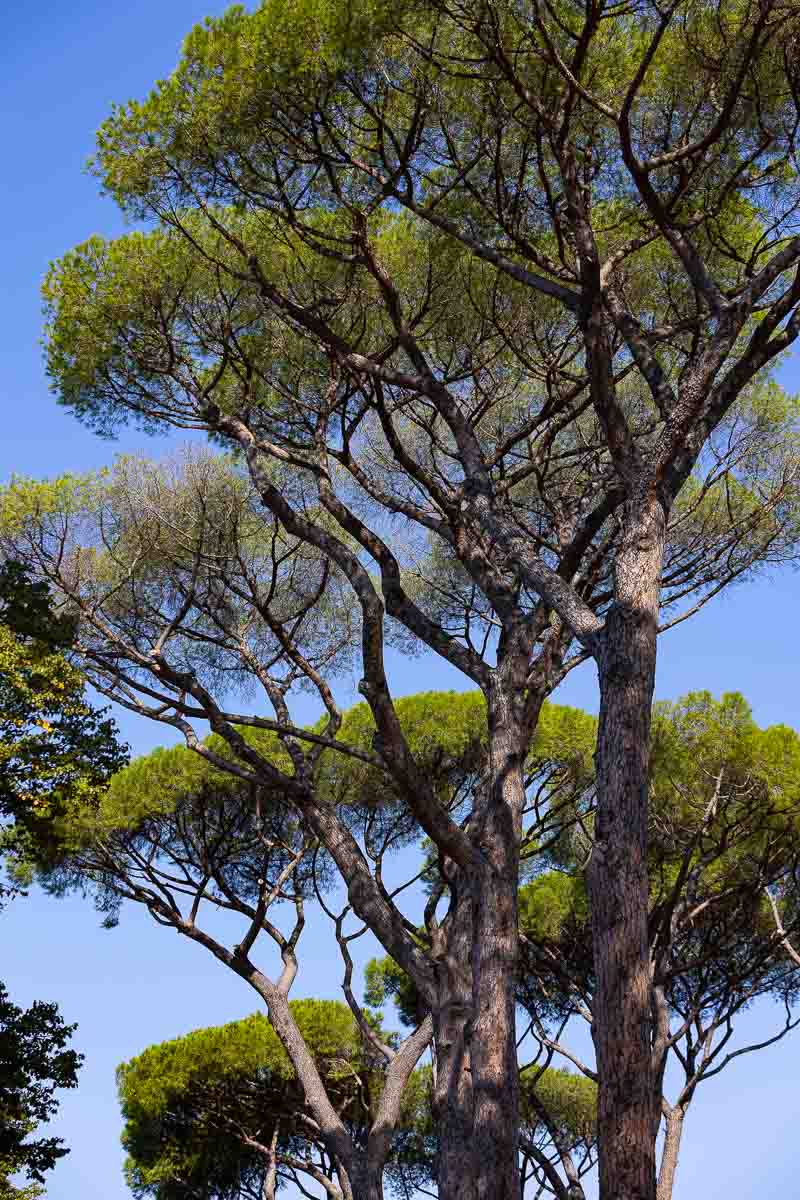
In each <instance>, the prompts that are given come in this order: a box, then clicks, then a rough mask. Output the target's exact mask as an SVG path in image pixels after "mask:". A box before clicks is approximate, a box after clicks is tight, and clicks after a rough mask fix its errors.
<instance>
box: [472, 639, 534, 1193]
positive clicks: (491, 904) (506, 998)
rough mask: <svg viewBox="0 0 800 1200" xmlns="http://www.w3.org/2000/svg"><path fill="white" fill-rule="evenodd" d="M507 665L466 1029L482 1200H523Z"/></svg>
mask: <svg viewBox="0 0 800 1200" xmlns="http://www.w3.org/2000/svg"><path fill="white" fill-rule="evenodd" d="M515 665H516V667H519V663H518V662H517V663H516V664H515V663H513V662H509V663H508V664H507V666H508V670H507V671H505V670H504V669H503V668H501V667H498V672H497V686H496V687H495V688H492V689H490V690H489V695H488V697H487V700H488V704H487V711H488V720H489V778H488V786H487V788H486V793H485V796H484V799H483V801H482V803H481V804H480V805H479V809H478V814H477V820H476V822H475V829H474V831H473V830H471V831H470V832H471V834H472V835H473V837H474V838H475V839H476V849H477V851H478V857H479V865H478V866H477V867H476V868H475V880H474V884H473V910H472V988H473V1010H474V1021H473V1025H472V1028H471V1030H469V1029H468V1030H467V1040H468V1045H469V1051H470V1064H471V1068H472V1087H473V1098H474V1113H475V1116H474V1136H473V1146H474V1154H475V1164H476V1166H475V1185H476V1186H475V1194H476V1197H477V1200H520V1196H521V1181H520V1172H519V1161H518V1159H519V1155H518V1142H519V1111H520V1101H519V1076H518V1067H517V1044H516V998H515V992H516V976H517V968H518V957H519V927H518V915H517V888H518V885H519V845H520V837H521V825H522V811H523V808H524V804H525V787H524V777H523V761H524V749H525V746H524V733H523V730H524V722H523V719H522V715H521V711H520V710H521V708H522V705H523V703H524V678H523V679H520V678H508V677H505V678H504V676H511V675H512V674H516V675H519V671H515V670H514V668H515Z"/></svg>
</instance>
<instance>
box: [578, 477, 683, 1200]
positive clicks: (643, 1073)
mask: <svg viewBox="0 0 800 1200" xmlns="http://www.w3.org/2000/svg"><path fill="white" fill-rule="evenodd" d="M665 523H666V521H665V513H664V510H663V508H662V507H661V505H660V504H659V503H658V501H657V500H656V498H655V497H654V496H652V497H648V498H647V499H646V500H644V501H642V502H641V503H640V504H639V505H638V506H637V507H636V508H634V507H633V506H632V505H631V506H629V508H628V511H627V513H626V530H625V535H624V539H623V544H622V546H621V548H620V552H619V555H618V558H617V562H616V566H615V592H614V603H613V605H612V607H611V610H610V611H609V613H608V616H607V619H606V628H605V632H604V635H603V637H604V640H603V643H602V645H601V646H600V648H599V650H598V652H597V660H598V674H599V679H600V718H599V727H598V739H597V755H596V766H597V816H596V822H595V844H594V849H593V852H592V857H591V861H590V864H589V869H588V871H587V884H588V891H589V900H590V906H591V915H592V941H593V951H594V965H595V974H596V987H595V994H594V1004H593V1010H594V1022H593V1027H592V1032H593V1037H594V1044H595V1053H596V1058H597V1070H598V1075H599V1094H598V1152H599V1164H598V1165H599V1175H600V1200H655V1196H656V1175H655V1138H656V1130H657V1128H658V1121H657V1114H656V1113H655V1110H654V1094H655V1089H654V1087H653V1066H652V1061H651V1044H650V1041H651V1039H650V1024H651V1010H650V975H651V972H650V954H649V945H648V933H647V915H648V890H647V860H646V855H647V811H648V766H649V745H648V743H649V737H650V714H651V706H652V700H653V686H654V682H655V667H656V627H657V618H658V597H659V584H660V578H661V567H662V561H663V551H664V528H665Z"/></svg>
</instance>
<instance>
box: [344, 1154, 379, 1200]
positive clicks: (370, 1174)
mask: <svg viewBox="0 0 800 1200" xmlns="http://www.w3.org/2000/svg"><path fill="white" fill-rule="evenodd" d="M352 1197H353V1200H383V1164H381V1165H380V1167H378V1168H377V1169H376V1168H375V1167H373V1166H372V1164H370V1163H369V1162H368V1161H365V1162H364V1163H363V1164H362V1165H361V1167H360V1168H359V1169H357V1170H355V1171H354V1172H353V1182H352Z"/></svg>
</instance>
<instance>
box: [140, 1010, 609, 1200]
mask: <svg viewBox="0 0 800 1200" xmlns="http://www.w3.org/2000/svg"><path fill="white" fill-rule="evenodd" d="M291 1009H292V1012H293V1015H294V1017H295V1020H296V1021H297V1024H298V1027H299V1028H300V1029H301V1030H302V1032H303V1036H304V1038H305V1041H306V1044H307V1045H308V1046H309V1048H310V1049H311V1052H312V1054H313V1055H314V1059H315V1061H316V1062H317V1064H318V1067H319V1069H320V1072H321V1074H322V1075H323V1077H324V1078H325V1080H326V1085H327V1086H328V1088H329V1091H330V1092H331V1094H332V1095H333V1096H334V1103H335V1105H336V1108H337V1111H339V1112H340V1113H341V1115H342V1118H343V1120H344V1121H345V1123H346V1124H347V1126H348V1128H349V1129H350V1130H351V1132H352V1135H353V1136H354V1137H355V1138H356V1140H359V1141H361V1140H363V1139H364V1138H365V1137H366V1136H367V1131H368V1128H369V1125H370V1122H371V1117H372V1111H374V1108H375V1106H376V1104H377V1102H378V1098H379V1095H380V1089H381V1086H382V1084H383V1072H382V1071H381V1069H380V1063H379V1062H377V1061H376V1059H375V1055H374V1052H373V1050H372V1048H371V1047H370V1045H369V1043H366V1042H365V1041H364V1039H363V1037H362V1036H361V1034H360V1031H359V1028H358V1025H357V1023H356V1021H355V1020H354V1018H353V1015H352V1013H351V1011H350V1009H349V1008H347V1007H346V1006H345V1005H343V1004H340V1003H337V1002H334V1001H318V1000H296V1001H292V1003H291ZM376 1028H377V1025H376ZM118 1081H119V1090H120V1100H121V1103H122V1111H123V1115H124V1117H125V1130H124V1132H123V1138H122V1140H123V1145H124V1146H125V1148H126V1150H127V1151H128V1160H127V1165H126V1175H127V1178H128V1181H129V1183H130V1185H131V1187H132V1189H133V1191H134V1194H135V1195H137V1196H153V1197H156V1198H157V1200H191V1198H192V1197H194V1196H198V1195H202V1196H204V1197H209V1200H210V1198H212V1197H213V1200H228V1198H229V1197H231V1198H233V1197H235V1198H236V1200H238V1198H239V1197H240V1196H242V1197H244V1196H252V1197H253V1200H274V1196H275V1192H276V1189H277V1188H278V1187H280V1185H281V1184H282V1183H295V1184H296V1185H300V1186H301V1187H302V1186H303V1185H305V1186H312V1187H313V1186H314V1184H317V1185H318V1186H320V1187H322V1189H323V1190H324V1193H325V1194H326V1195H327V1196H330V1197H331V1198H332V1200H343V1197H345V1196H346V1195H347V1194H348V1191H347V1189H348V1180H347V1179H346V1177H343V1175H342V1173H341V1170H339V1171H337V1169H336V1168H335V1166H334V1164H333V1163H331V1162H330V1160H329V1159H328V1156H327V1151H326V1148H325V1145H324V1142H323V1141H322V1140H321V1138H320V1136H319V1130H318V1129H317V1128H316V1127H315V1125H314V1122H313V1121H311V1120H310V1119H309V1117H308V1113H307V1111H306V1107H305V1101H304V1096H303V1091H302V1089H301V1088H300V1087H299V1086H298V1083H297V1078H296V1076H295V1074H294V1070H293V1069H292V1066H291V1063H290V1061H289V1059H288V1057H287V1056H286V1053H285V1051H284V1050H283V1048H282V1046H281V1044H280V1042H279V1041H278V1039H277V1037H276V1036H275V1033H274V1032H273V1030H272V1029H271V1027H270V1026H269V1025H268V1024H267V1022H266V1021H265V1020H264V1018H263V1017H262V1016H261V1015H260V1014H256V1015H255V1016H253V1017H248V1018H247V1019H246V1020H244V1021H238V1022H236V1023H234V1024H232V1025H225V1026H222V1027H220V1028H216V1029H203V1030H198V1031H196V1032H194V1033H191V1034H188V1035H187V1036H185V1037H182V1038H178V1039H177V1040H175V1041H172V1042H166V1043H164V1044H163V1045H159V1046H151V1047H149V1048H148V1049H147V1050H146V1051H145V1052H144V1053H143V1054H141V1055H139V1056H138V1057H137V1058H135V1059H133V1060H132V1061H131V1062H129V1063H126V1064H124V1065H123V1066H122V1067H120V1068H119V1071H118ZM431 1084H432V1079H431V1069H430V1067H422V1068H419V1069H418V1070H417V1071H415V1072H414V1074H413V1075H412V1076H411V1078H410V1080H409V1085H408V1087H407V1089H406V1093H405V1095H404V1098H403V1105H402V1110H401V1116H400V1120H399V1122H398V1126H397V1128H396V1130H395V1131H394V1136H393V1139H392V1147H391V1151H390V1154H389V1157H388V1160H387V1175H388V1179H389V1187H390V1191H391V1192H392V1194H396V1195H398V1196H401V1197H408V1196H411V1195H417V1194H422V1195H435V1194H436V1192H435V1188H436V1158H437V1142H438V1139H437V1135H436V1126H435V1122H434V1121H433V1118H432V1113H431V1103H430V1102H431ZM522 1093H523V1097H524V1101H523V1111H524V1116H525V1120H524V1123H523V1130H522V1137H523V1141H524V1143H525V1144H526V1146H527V1150H526V1154H530V1155H544V1154H545V1153H546V1147H547V1142H548V1140H549V1139H548V1134H547V1129H546V1127H545V1124H544V1122H543V1120H542V1118H541V1116H540V1113H541V1112H542V1111H544V1112H546V1114H547V1121H548V1123H549V1124H550V1125H553V1126H555V1127H557V1128H558V1130H559V1135H560V1136H561V1137H562V1138H563V1139H564V1141H566V1142H568V1143H569V1144H570V1145H571V1146H575V1145H577V1144H579V1143H580V1144H582V1145H583V1146H584V1147H585V1149H586V1154H587V1157H589V1158H590V1157H591V1152H592V1148H593V1145H594V1127H595V1122H596V1095H595V1087H594V1084H592V1083H590V1082H587V1081H586V1080H584V1079H581V1078H580V1077H579V1076H577V1075H568V1074H567V1073H566V1072H563V1071H557V1070H551V1071H547V1072H544V1073H543V1074H541V1075H540V1076H539V1077H538V1079H537V1081H536V1087H535V1090H534V1089H533V1088H532V1086H529V1085H528V1083H527V1081H525V1080H523V1086H522ZM543 1134H544V1137H543V1136H542V1135H543ZM541 1142H544V1146H545V1149H543V1148H542V1147H541V1146H540V1144H539V1143H541ZM524 1175H527V1172H524ZM431 1188H432V1189H434V1190H430V1189H431Z"/></svg>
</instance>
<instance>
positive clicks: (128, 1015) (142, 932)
mask: <svg viewBox="0 0 800 1200" xmlns="http://www.w3.org/2000/svg"><path fill="white" fill-rule="evenodd" d="M224 7H225V5H222V4H215V3H214V2H213V0H166V2H165V0H158V2H157V0H138V3H136V4H122V3H119V2H118V0H117V2H115V0H111V3H106V4H99V3H97V2H96V0H72V3H70V4H63V3H55V0H41V2H40V3H39V4H37V5H25V4H14V5H11V6H10V7H9V9H8V10H7V13H6V18H5V22H4V40H3V44H2V46H0V113H1V114H2V120H1V124H2V129H3V139H4V161H5V163H6V167H5V171H4V180H3V185H2V189H0V205H2V230H3V255H2V264H3V278H2V287H0V330H1V331H2V332H1V333H0V351H1V352H0V397H2V404H3V425H2V429H3V436H2V441H1V442H0V481H2V480H4V479H6V478H8V476H9V475H10V474H11V473H12V472H18V473H22V474H26V475H44V474H52V473H55V472H58V471H60V470H63V469H81V468H83V469H86V468H91V467H94V466H99V465H101V464H103V463H105V462H107V461H109V460H110V458H111V457H112V456H113V454H114V452H115V450H118V449H121V448H123V445H124V448H127V449H141V448H143V446H144V444H145V440H144V438H143V437H142V436H141V435H132V436H130V437H128V438H126V440H125V442H124V443H118V444H117V445H116V447H115V446H114V445H111V444H109V443H107V442H103V441H101V440H99V439H97V438H96V437H94V436H93V435H92V434H90V433H87V432H86V431H85V430H84V429H82V428H81V427H80V426H79V425H77V424H76V423H75V422H74V421H73V420H72V419H71V418H70V417H69V416H68V415H67V414H65V413H64V412H62V411H61V410H60V409H58V408H57V407H56V404H55V401H54V399H53V398H52V397H51V396H50V395H49V393H48V390H47V384H46V380H45V377H44V372H43V369H42V364H41V354H40V349H39V345H38V339H39V336H40V321H41V317H40V300H39V285H40V282H41V279H42V276H43V274H44V272H45V270H46V268H47V264H48V262H49V261H50V260H51V259H53V258H55V257H57V256H58V255H60V254H62V253H63V252H64V251H65V250H67V249H68V248H69V247H70V246H72V245H73V244H74V243H76V242H78V241H81V240H83V239H84V238H86V237H87V236H88V235H89V234H91V233H97V232H99V233H104V234H113V233H116V232H119V231H120V230H121V222H120V219H119V217H118V214H117V213H116V211H115V209H114V207H113V205H112V204H111V203H110V202H109V201H108V200H104V199H102V198H101V197H100V196H99V195H98V192H97V185H96V183H95V181H94V180H93V179H91V178H89V177H88V176H87V175H86V174H84V173H83V167H84V164H85V162H86V159H87V158H88V156H89V155H90V153H91V151H92V145H93V134H94V130H95V129H96V128H97V126H98V125H99V123H100V122H101V120H102V119H103V118H104V117H105V116H106V115H107V112H108V108H109V105H110V104H111V102H112V101H114V100H117V101H122V100H125V99H127V98H129V97H131V96H139V95H141V94H142V93H143V92H144V91H146V90H147V89H148V88H149V87H150V85H151V83H152V82H153V80H154V79H156V78H157V77H159V76H163V75H164V74H166V73H167V72H168V71H169V70H170V68H171V67H172V66H173V65H174V63H175V61H176V57H177V53H178V48H179V45H180V41H181V38H182V36H183V34H184V33H185V32H186V31H187V29H188V28H189V27H190V25H191V24H192V23H194V22H195V21H197V20H199V19H201V18H202V17H203V16H205V15H207V14H209V13H215V12H220V11H222V10H223V8H224ZM784 383H785V384H786V385H787V386H790V387H791V386H795V387H800V371H798V369H797V367H796V366H793V365H790V367H789V368H788V369H787V371H786V372H785V374H784ZM149 449H151V452H157V450H158V447H157V445H155V444H153V445H152V446H151V447H149ZM798 601H800V584H799V581H798V577H797V575H796V574H795V573H794V572H793V571H792V570H791V569H786V570H783V571H782V572H781V573H780V574H775V575H773V576H771V577H768V578H764V579H762V580H761V581H759V582H757V583H751V584H748V585H746V586H743V587H741V588H738V589H734V590H732V591H730V592H729V593H728V594H727V595H726V596H724V597H723V598H722V599H720V600H718V601H717V602H716V604H715V605H714V606H713V607H711V608H709V609H708V610H706V612H705V613H703V614H701V615H700V616H699V617H697V618H696V619H695V620H694V621H693V622H691V623H690V624H687V625H686V626H684V627H682V628H681V629H679V630H677V631H675V632H674V633H671V634H669V635H667V637H666V638H665V639H663V641H662V644H661V659H660V668H659V676H658V695H659V696H660V697H662V698H670V697H674V696H677V695H680V694H681V693H682V692H685V691H688V690H690V689H692V688H700V687H706V688H710V689H711V690H713V691H714V692H717V693H718V692H721V691H724V690H726V689H737V690H740V691H742V692H744V694H745V695H746V696H747V697H748V699H749V700H750V702H751V704H752V705H753V709H754V711H755V715H756V718H757V720H758V721H759V722H760V723H762V724H769V723H773V722H778V721H781V722H786V723H787V724H791V725H793V726H795V727H797V728H800V691H799V690H798V687H797V668H798V659H799V658H800V651H799V650H798V642H797V638H796V634H795V630H796V613H797V611H798ZM394 684H395V687H396V689H397V692H398V693H400V694H402V693H404V692H410V691H416V690H419V689H421V688H423V687H440V686H455V687H458V686H461V684H460V682H459V681H458V680H457V679H456V678H454V676H453V674H452V673H447V672H445V671H444V670H443V669H442V668H440V667H439V666H437V664H436V663H432V662H429V661H427V660H420V661H417V662H414V663H413V664H405V663H403V662H402V661H397V662H396V669H395V672H394ZM558 699H560V700H562V701H565V702H569V703H574V704H580V705H583V706H585V707H588V708H594V707H595V705H596V698H595V686H594V678H593V675H592V672H591V670H590V669H584V670H583V672H582V673H578V674H577V675H576V676H575V677H574V678H573V679H571V680H570V681H568V683H567V684H566V685H565V686H564V688H563V689H562V691H561V692H560V693H559V695H558ZM125 732H126V736H127V737H128V738H129V740H130V741H131V742H132V744H133V746H134V749H135V750H137V751H144V750H147V749H149V748H150V747H151V746H152V745H154V744H156V743H157V742H159V741H160V740H162V739H161V735H160V733H159V731H158V730H155V731H154V730H153V729H152V728H149V727H147V726H141V725H134V724H132V723H128V724H127V725H126V728H125ZM304 941H305V943H306V945H305V953H304V955H303V967H302V971H301V976H300V978H299V981H298V987H297V993H298V994H302V995H304V994H316V995H327V996H337V995H339V994H340V993H339V991H338V978H339V974H338V972H339V967H338V963H337V962H336V961H335V960H334V959H333V955H332V954H331V953H330V952H329V948H328V944H327V940H326V937H325V932H324V928H323V926H322V925H321V924H313V925H312V928H311V929H310V930H309V932H308V934H307V935H306V936H305V938H304ZM0 946H1V947H2V951H1V957H0V963H1V964H2V965H0V977H2V978H4V979H5V981H6V983H7V985H8V987H9V989H10V991H11V994H12V997H13V998H14V999H15V1000H16V1001H17V1002H18V1003H23V1004H27V1003H30V1002H31V1001H32V1000H34V999H37V998H40V999H50V1000H56V1001H57V1002H58V1003H59V1004H60V1005H61V1008H62V1012H63V1014H64V1016H65V1018H66V1019H67V1020H69V1021H77V1022H79V1025H80V1028H79V1030H78V1033H77V1035H76V1042H75V1044H76V1046H77V1047H78V1048H79V1049H80V1050H81V1051H82V1052H83V1053H84V1054H85V1055H86V1065H85V1067H84V1069H83V1072H82V1075H81V1086H80V1088H79V1089H78V1090H77V1092H75V1093H72V1094H67V1095H66V1096H65V1099H64V1101H63V1103H62V1109H61V1114H60V1116H59V1119H58V1121H57V1123H56V1126H55V1131H56V1132H57V1133H59V1134H61V1135H62V1136H64V1137H65V1138H66V1139H67V1142H68V1144H69V1145H70V1146H71V1147H72V1153H71V1154H70V1155H69V1156H68V1157H67V1158H66V1159H65V1160H63V1161H62V1163H61V1164H60V1165H59V1167H58V1168H57V1169H56V1171H55V1172H54V1173H53V1175H52V1177H51V1181H50V1184H49V1188H48V1195H49V1196H50V1197H51V1200H123V1198H124V1197H125V1196H127V1195H129V1193H128V1192H127V1190H126V1188H125V1186H124V1183H123V1181H122V1176H121V1172H120V1163H121V1153H120V1149H119V1143H118V1138H119V1129H120V1121H119V1115H118V1108H117V1101H116V1092H115V1084H114V1069H115V1067H116V1065H117V1063H119V1062H120V1061H121V1060H124V1059H127V1058H130V1057H131V1056H132V1055H134V1054H136V1053H138V1052H139V1051H141V1050H142V1049H144V1048H145V1047H146V1046H147V1045H148V1044H150V1043H151V1042H154V1041H161V1040H163V1039H164V1038H168V1037H174V1036H177V1035H178V1034H180V1033H183V1032H186V1031H188V1030H190V1029H192V1028H195V1027H197V1026H198V1025H208V1024H218V1023H220V1022H223V1021H227V1020H232V1019H235V1018H236V1017H238V1016H243V1015H245V1014H246V1013H248V1012H250V1011H252V1009H253V1008H254V1007H255V1005H254V1003H253V1001H252V1000H251V998H250V995H249V994H248V992H247V990H246V989H245V987H244V985H243V984H242V983H241V981H239V980H238V979H235V978H234V977H233V976H231V975H230V974H228V973H227V972H226V971H225V970H224V968H222V967H221V966H220V965H219V964H218V963H216V962H215V961H214V960H211V959H210V958H209V957H208V956H207V955H205V954H204V952H203V951H202V950H200V949H199V948H197V947H194V946H191V945H189V944H185V943H184V942H183V941H180V940H179V939H178V938H177V937H176V935H175V934H174V933H172V932H170V931H167V930H164V929H160V928H157V927H155V926H153V924H152V923H151V922H150V921H149V919H148V918H147V917H146V916H145V915H144V914H142V913H140V912H138V911H135V910H134V909H130V910H128V911H127V912H126V913H125V914H124V917H123V921H122V924H121V926H120V928H119V929H117V930H116V931H114V932H106V931H103V930H102V929H100V928H99V921H98V919H97V916H96V914H95V913H94V912H93V910H92V908H91V906H90V905H89V904H88V903H86V902H84V901H82V900H80V898H78V897H73V898H71V899H69V900H65V901H60V902H56V901H51V900H48V899H47V898H45V897H42V896H40V895H37V894H33V895H32V896H31V897H30V898H29V899H28V900H26V901H22V902H19V903H18V904H17V905H15V906H12V908H11V909H10V910H9V911H8V912H7V913H6V914H5V915H4V916H3V917H2V918H0ZM253 999H255V997H254V998H253ZM771 1017H772V1018H775V1017H777V1014H776V1013H771V1012H770V1011H769V1010H768V1009H762V1008H760V1009H757V1010H755V1011H754V1012H753V1013H751V1014H749V1015H748V1018H747V1021H748V1032H751V1033H753V1034H756V1035H757V1034H760V1033H761V1032H762V1031H765V1030H767V1029H768V1028H769V1027H770V1018H771ZM798 1068H800V1039H799V1038H796V1039H795V1040H794V1041H787V1042H784V1043H783V1044H782V1045H781V1046H779V1047H778V1048H777V1049H773V1050H770V1051H766V1052H764V1053H763V1054H760V1055H758V1056H755V1057H753V1058H750V1059H745V1060H742V1062H741V1063H740V1064H738V1065H733V1066H732V1067H730V1068H729V1069H728V1070H727V1071H726V1072H725V1073H724V1074H723V1076H722V1077H721V1078H720V1079H719V1080H716V1081H713V1082H711V1083H709V1084H707V1085H704V1088H703V1093H704V1094H703V1093H701V1094H700V1095H699V1096H698V1099H697V1101H696V1104H695V1106H694V1108H693V1110H692V1112H691V1114H690V1116H689V1119H688V1122H687V1130H686V1138H687V1144H686V1148H685V1151H684V1154H683V1156H682V1162H681V1167H680V1172H679V1181H678V1187H677V1200H695V1198H699V1197H701V1196H702V1197H703V1200H750V1198H751V1197H752V1196H754V1195H781V1196H787V1197H788V1196H791V1195H794V1194H796V1193H797V1186H796V1183H795V1182H794V1181H795V1179H796V1177H797V1158H798V1152H797V1147H796V1130H797V1125H798V1118H800V1088H798V1086H797V1082H796V1081H797V1078H798V1076H800V1071H799V1070H798Z"/></svg>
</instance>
